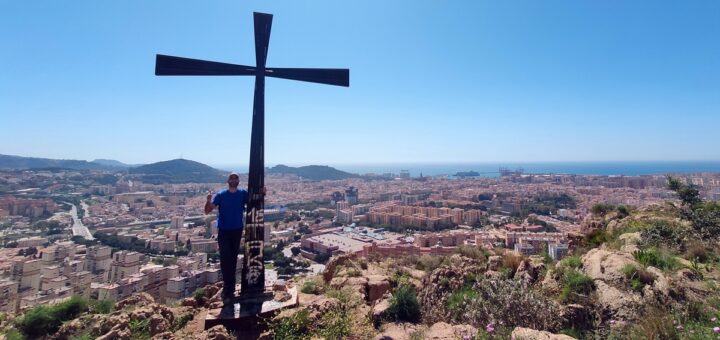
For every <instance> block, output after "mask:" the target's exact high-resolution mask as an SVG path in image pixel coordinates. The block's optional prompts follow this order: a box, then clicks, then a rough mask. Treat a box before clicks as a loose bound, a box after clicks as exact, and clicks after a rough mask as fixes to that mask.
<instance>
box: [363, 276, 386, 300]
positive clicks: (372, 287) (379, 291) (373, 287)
mask: <svg viewBox="0 0 720 340" xmlns="http://www.w3.org/2000/svg"><path fill="white" fill-rule="evenodd" d="M389 291H390V280H389V279H388V277H387V276H385V275H371V276H368V278H367V292H366V294H365V296H366V297H367V300H368V302H373V301H377V300H379V299H381V298H382V297H383V296H385V294H387V293H388V292H389Z"/></svg>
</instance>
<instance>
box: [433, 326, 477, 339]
mask: <svg viewBox="0 0 720 340" xmlns="http://www.w3.org/2000/svg"><path fill="white" fill-rule="evenodd" d="M477 333H478V331H477V328H475V327H473V326H470V325H455V326H453V325H450V324H448V323H445V322H438V323H435V324H433V325H432V326H431V327H430V329H428V330H427V331H426V332H425V339H428V340H430V339H433V340H455V339H463V338H464V337H466V336H467V337H468V338H473V337H475V335H476V334H477Z"/></svg>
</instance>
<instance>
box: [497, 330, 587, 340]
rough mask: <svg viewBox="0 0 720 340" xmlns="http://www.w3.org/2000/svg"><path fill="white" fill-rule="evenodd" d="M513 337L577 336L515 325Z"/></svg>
mask: <svg viewBox="0 0 720 340" xmlns="http://www.w3.org/2000/svg"><path fill="white" fill-rule="evenodd" d="M510 338H511V339H518V340H519V339H522V340H574V339H575V338H573V337H571V336H567V335H564V334H554V333H550V332H545V331H536V330H534V329H530V328H524V327H515V329H513V331H512V334H511V335H510Z"/></svg>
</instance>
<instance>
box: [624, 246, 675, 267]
mask: <svg viewBox="0 0 720 340" xmlns="http://www.w3.org/2000/svg"><path fill="white" fill-rule="evenodd" d="M633 256H634V257H635V259H636V260H637V261H638V262H640V263H641V264H642V265H644V266H653V267H656V268H659V269H663V270H672V269H675V268H677V266H678V261H677V259H676V258H675V257H674V256H672V254H670V253H669V252H667V251H666V250H662V249H659V248H655V247H650V248H647V249H640V250H637V251H635V252H634V253H633Z"/></svg>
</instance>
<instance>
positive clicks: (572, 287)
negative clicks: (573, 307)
mask: <svg viewBox="0 0 720 340" xmlns="http://www.w3.org/2000/svg"><path fill="white" fill-rule="evenodd" d="M562 283H563V288H562V291H561V295H560V297H561V299H562V300H563V301H565V302H576V301H578V300H579V298H581V297H586V296H587V295H588V294H590V293H591V292H592V291H593V290H594V289H595V283H593V280H592V279H591V278H590V277H589V276H587V275H585V274H583V273H581V272H579V271H577V270H575V269H569V270H566V271H565V273H564V275H563V278H562Z"/></svg>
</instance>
